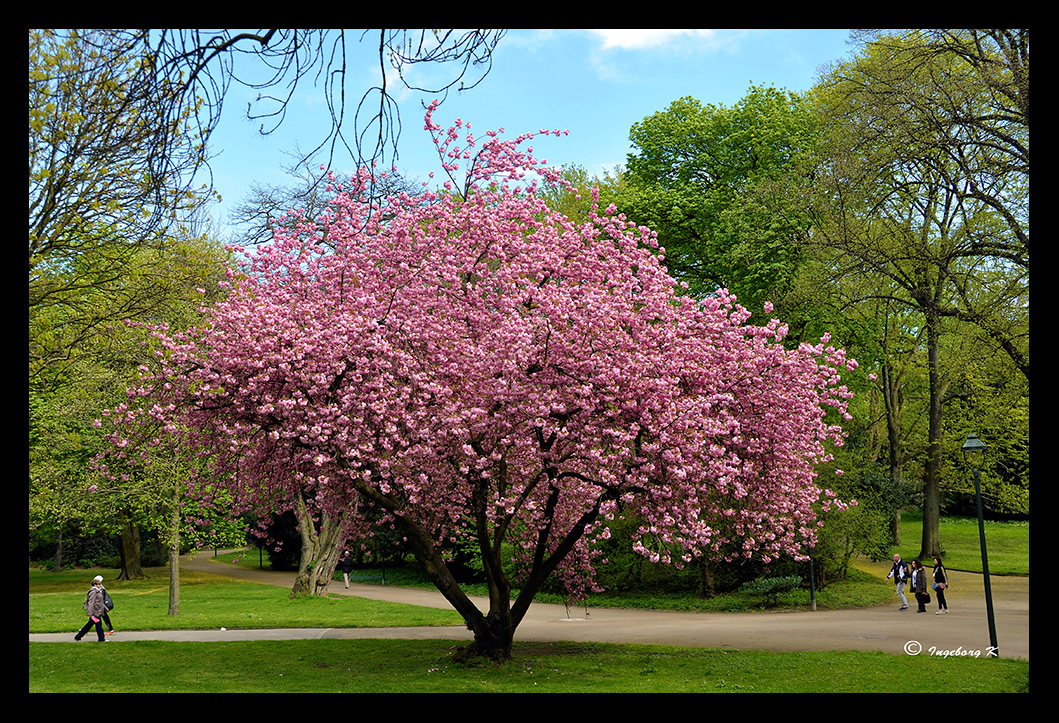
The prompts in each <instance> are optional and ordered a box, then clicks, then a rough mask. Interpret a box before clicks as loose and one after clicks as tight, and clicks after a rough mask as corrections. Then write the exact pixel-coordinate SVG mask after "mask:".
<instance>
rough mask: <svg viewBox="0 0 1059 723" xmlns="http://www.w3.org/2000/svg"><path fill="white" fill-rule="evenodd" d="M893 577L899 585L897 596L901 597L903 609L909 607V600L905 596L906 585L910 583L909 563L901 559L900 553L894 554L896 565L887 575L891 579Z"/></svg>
mask: <svg viewBox="0 0 1059 723" xmlns="http://www.w3.org/2000/svg"><path fill="white" fill-rule="evenodd" d="M890 578H893V580H894V584H896V585H897V597H899V598H900V599H901V609H902V610H907V609H908V600H907V599H906V598H905V585H907V584H908V578H909V573H908V563H906V562H905V561H904V560H902V559H901V556H900V555H894V565H893V567H891V568H890V574H889V575H887V576H886V579H887V580H889V579H890Z"/></svg>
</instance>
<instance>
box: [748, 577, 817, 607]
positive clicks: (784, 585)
mask: <svg viewBox="0 0 1059 723" xmlns="http://www.w3.org/2000/svg"><path fill="white" fill-rule="evenodd" d="M801 584H802V579H801V578H800V577H798V576H797V575H789V576H787V577H759V578H758V579H757V580H751V581H750V582H748V583H745V584H744V585H743V586H742V587H740V588H739V591H740V592H742V593H745V594H747V595H758V596H761V597H764V598H765V607H773V606H775V605H776V604H777V603H779V598H780V595H782V594H783V593H785V592H790V591H791V590H794V589H795V588H797V587H798V586H799V585H801Z"/></svg>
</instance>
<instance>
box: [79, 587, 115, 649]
mask: <svg viewBox="0 0 1059 723" xmlns="http://www.w3.org/2000/svg"><path fill="white" fill-rule="evenodd" d="M81 607H82V609H84V611H85V612H86V613H88V622H86V623H85V626H84V627H83V628H81V630H80V631H79V632H78V633H77V635H75V636H74V640H76V641H78V642H80V641H81V638H83V637H84V636H85V633H87V632H88V631H89V630H91V629H92V627H93V626H95V628H96V636H97V637H98V638H99V642H101V643H104V642H106V640H107V639H106V638H105V637H104V636H103V616H105V615H106V614H107V606H106V603H105V602H104V601H103V578H102V577H100V576H99V575H97V576H96V577H95V578H94V579H93V580H92V587H90V588H88V595H87V596H86V597H85V601H84V603H83V604H82V605H81Z"/></svg>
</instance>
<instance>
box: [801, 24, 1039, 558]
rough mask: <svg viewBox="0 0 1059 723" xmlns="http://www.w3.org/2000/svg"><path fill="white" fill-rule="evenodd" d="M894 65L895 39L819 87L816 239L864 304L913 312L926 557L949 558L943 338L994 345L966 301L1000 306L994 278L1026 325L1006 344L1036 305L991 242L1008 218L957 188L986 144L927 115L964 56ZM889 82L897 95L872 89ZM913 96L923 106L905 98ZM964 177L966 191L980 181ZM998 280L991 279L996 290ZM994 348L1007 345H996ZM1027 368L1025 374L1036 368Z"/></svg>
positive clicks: (948, 374) (947, 380) (958, 73)
mask: <svg viewBox="0 0 1059 723" xmlns="http://www.w3.org/2000/svg"><path fill="white" fill-rule="evenodd" d="M894 42H896V41H894ZM894 58H895V50H894V45H893V44H892V43H891V44H889V45H887V44H871V45H869V46H867V47H866V48H865V50H864V52H863V54H862V55H861V56H860V57H858V58H856V59H854V60H853V61H850V62H848V63H845V64H843V65H840V66H838V67H836V68H834V69H833V70H832V72H831V73H830V74H829V75H828V76H827V77H826V78H825V79H824V81H823V82H822V83H821V85H820V86H819V87H818V89H817V92H816V97H817V99H818V101H819V103H820V106H819V107H820V108H821V109H822V119H823V129H824V134H825V135H824V138H825V142H824V144H822V146H821V149H822V150H821V154H820V156H819V162H818V163H817V164H816V167H815V168H816V178H815V180H816V184H815V185H816V190H817V193H816V195H815V201H814V202H813V205H812V207H811V208H812V211H813V213H814V221H815V227H814V234H813V236H812V242H813V244H814V245H815V246H816V247H817V248H818V249H826V252H825V253H827V254H829V255H830V258H831V259H832V264H833V265H834V267H835V268H836V269H840V270H841V274H842V275H844V276H846V277H847V278H854V279H858V280H860V279H868V280H869V282H868V284H867V285H866V286H865V288H864V291H863V294H862V299H863V300H865V301H867V300H869V299H870V300H881V299H885V300H888V301H890V302H892V303H893V304H894V305H895V306H896V307H899V308H903V309H905V310H907V311H910V312H913V313H914V314H915V315H916V319H917V323H916V324H915V325H914V327H915V328H916V329H917V334H918V333H921V334H922V338H923V339H924V346H923V352H924V355H925V369H926V372H927V380H928V388H929V395H928V410H927V420H928V432H927V451H926V457H925V470H924V483H923V505H924V510H923V520H924V524H923V540H922V548H921V555H923V556H931V555H934V554H938V553H940V551H941V550H940V542H939V540H938V518H939V514H940V490H941V478H942V474H943V464H944V459H945V437H944V425H943V405H944V404H945V401H946V399H947V398H948V397H949V394H950V384H951V382H952V371H953V369H954V368H955V366H956V365H953V364H949V363H946V360H945V358H944V354H945V351H946V339H949V338H950V335H952V334H957V333H959V332H960V330H961V327H962V325H963V324H964V323H973V324H976V326H977V327H978V328H979V329H981V330H982V331H983V332H985V333H987V334H989V335H990V336H991V338H994V339H996V337H995V335H994V334H995V332H996V329H997V326H996V325H992V326H990V325H987V324H983V323H980V322H981V319H982V317H981V315H980V314H977V313H976V312H974V311H973V310H972V309H970V307H969V306H968V304H967V302H968V301H970V300H974V301H975V302H978V301H982V300H983V299H985V298H993V299H994V301H995V298H996V297H995V294H996V293H997V292H996V291H995V289H996V288H998V285H997V284H996V283H995V282H996V280H997V277H1000V278H1002V279H1004V283H1003V284H1002V285H1000V287H999V288H1002V289H1003V290H1004V293H1006V294H1007V295H1008V297H1007V298H1008V299H1009V303H1008V308H1007V310H1006V312H1005V313H1007V314H1009V315H1011V316H1012V317H1014V318H1013V319H1012V320H1011V321H1012V323H1011V324H1010V325H1008V326H1007V327H1006V330H1007V332H1012V331H1015V330H1018V331H1016V332H1015V333H1006V341H1008V342H1011V341H1014V340H1015V339H1018V338H1022V337H1021V335H1022V331H1023V330H1024V327H1023V326H1022V325H1021V324H1020V323H1019V322H1018V316H1019V313H1020V311H1026V310H1028V306H1027V305H1025V304H1024V300H1025V297H1024V295H1023V291H1024V289H1025V276H1024V270H1023V267H1022V266H1021V265H1020V264H1019V263H1006V262H1004V261H1002V259H1001V255H1000V254H999V253H998V252H997V246H996V245H995V244H991V243H987V241H988V239H990V238H993V239H999V238H1001V236H1000V235H999V232H1000V229H1001V228H1003V227H1004V224H1003V223H1002V214H1001V213H999V212H998V210H997V209H996V207H995V205H994V204H993V203H991V202H989V201H988V200H987V199H983V198H979V197H977V196H975V195H973V194H967V193H965V192H964V190H963V188H962V187H961V186H960V185H959V184H957V183H954V182H953V179H959V178H961V177H966V176H967V175H968V173H969V172H968V170H967V169H966V168H964V167H962V166H961V159H960V158H959V157H958V156H957V155H954V154H953V152H952V149H953V148H954V147H956V146H957V145H959V146H960V147H961V148H965V149H966V148H971V147H975V148H979V149H980V148H981V147H979V146H973V145H960V144H957V143H956V142H955V141H954V140H953V138H952V137H951V136H950V135H947V134H950V133H952V132H954V131H955V130H956V128H957V127H956V126H954V125H951V124H950V125H946V126H941V127H939V126H938V125H937V124H932V123H930V122H928V121H927V119H926V118H920V115H925V114H926V113H927V110H926V109H927V108H928V107H929V106H928V104H927V101H926V100H925V98H928V97H934V98H935V99H936V102H935V106H936V107H937V108H938V109H941V108H943V107H944V105H945V103H946V102H947V101H946V98H945V96H946V91H947V90H951V91H952V92H953V93H957V92H962V91H964V90H967V86H965V85H962V84H960V83H959V82H954V86H953V87H952V88H949V87H948V86H946V85H945V84H944V82H943V81H944V79H945V78H946V77H955V78H962V77H963V74H964V72H965V70H966V69H965V68H964V67H963V66H962V65H961V64H962V62H963V61H962V60H960V59H959V58H955V57H953V56H951V55H934V56H930V60H931V62H930V63H926V62H923V63H922V64H921V65H918V66H915V67H910V66H907V65H906V66H903V67H902V70H901V72H899V73H891V70H892V67H893V63H894ZM921 60H924V61H925V59H924V58H922V57H921ZM886 81H888V82H889V83H890V85H889V92H887V93H878V92H876V89H877V87H878V85H880V84H883V83H884V82H886ZM901 91H903V92H904V95H902V93H901ZM905 95H907V96H908V97H909V98H915V99H916V103H918V104H919V105H918V107H917V108H911V101H909V103H905V102H903V98H904V97H905ZM966 102H967V103H973V102H977V103H979V105H981V106H984V105H985V104H986V103H987V98H986V97H984V91H983V94H980V95H979V97H978V98H977V99H974V98H968V99H967V100H966ZM939 112H940V111H939ZM965 180H966V183H965V185H966V184H969V183H972V182H973V181H972V180H971V179H966V178H965ZM1020 188H1021V187H1020V185H1019V184H1018V183H1017V182H1016V181H1015V180H1011V181H1010V184H1009V185H1008V190H1007V192H1008V193H1012V194H1016V195H1017V193H1018V191H1019V189H1020ZM1027 251H1028V248H1027ZM1027 260H1028V257H1027ZM990 275H995V276H994V277H993V278H992V279H991V280H992V282H994V283H992V284H991V283H989V276H990ZM982 307H984V305H982ZM982 307H979V308H982ZM992 318H994V319H995V318H997V315H994V316H993V317H992ZM1020 328H1021V330H1020ZM1025 338H1028V337H1025ZM997 343H998V345H999V346H998V348H1000V347H1003V346H1004V343H1003V342H1002V341H1001V340H1000V339H997ZM1016 356H1017V355H1016ZM1012 358H1013V360H1014V359H1015V358H1016V357H1012ZM1016 361H1017V360H1016ZM1024 372H1025V373H1026V374H1027V375H1028V366H1026V367H1025V368H1024Z"/></svg>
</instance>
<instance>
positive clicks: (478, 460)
mask: <svg viewBox="0 0 1059 723" xmlns="http://www.w3.org/2000/svg"><path fill="white" fill-rule="evenodd" d="M432 111H433V109H431V112H430V113H428V116H427V126H428V128H430V129H431V131H432V133H433V134H435V138H436V139H437V140H438V144H439V155H440V157H441V158H442V159H449V158H459V157H462V156H464V155H465V151H466V149H468V148H470V149H473V152H472V153H471V154H468V155H469V156H470V158H469V159H468V160H470V172H469V180H468V183H467V184H466V185H462V184H461V185H460V188H459V189H455V188H454V189H453V190H452V192H450V193H445V194H442V195H434V194H432V193H429V192H428V193H426V194H425V195H423V196H421V197H418V198H408V197H401V198H394V199H392V202H393V203H394V204H397V205H396V206H395V207H393V208H392V209H391V210H392V213H384V214H375V213H371V212H370V209H369V208H368V206H369V202H368V201H367V199H366V198H363V197H359V196H357V195H356V194H355V193H349V192H346V193H342V194H339V195H338V196H337V197H336V199H335V203H334V204H333V205H332V211H331V216H330V217H329V218H328V219H318V221H320V222H321V223H323V224H324V225H325V226H326V228H327V235H326V238H327V244H326V245H321V244H320V241H321V239H322V238H323V235H322V234H321V233H320V232H319V224H313V223H310V224H307V225H305V226H298V227H296V230H295V231H294V232H292V233H289V234H278V235H277V237H276V241H275V243H274V244H273V245H271V246H266V247H262V248H260V249H259V250H258V251H257V252H255V253H254V254H252V255H251V256H250V258H249V259H248V261H247V264H248V265H247V267H246V269H245V270H246V273H242V274H238V275H237V274H235V273H234V271H233V274H232V283H233V288H232V293H231V296H230V297H229V298H228V299H227V300H225V301H224V302H222V303H219V304H217V305H215V306H214V307H212V309H211V310H209V311H208V316H207V318H206V319H205V320H204V323H203V324H201V325H199V326H198V327H196V328H194V329H192V330H189V332H188V333H187V334H183V335H173V336H171V338H170V342H171V343H170V344H169V345H168V346H167V354H166V355H165V356H163V357H161V358H160V359H159V361H160V362H163V363H164V366H163V368H162V369H161V370H160V371H159V372H158V373H157V374H154V375H149V376H148V378H147V379H145V380H144V383H143V385H142V388H141V389H140V390H139V391H138V392H137V397H136V398H135V399H134V400H133V402H134V404H131V405H130V407H129V408H128V409H126V410H122V413H121V414H120V415H112V419H114V420H115V421H117V422H119V423H120V424H119V426H118V428H117V429H116V430H115V433H114V436H113V437H112V438H113V439H114V441H115V444H116V446H115V448H114V450H113V453H112V454H111V455H110V456H109V460H108V461H107V464H108V465H119V464H126V463H128V462H129V461H131V460H132V459H134V458H135V454H130V452H134V451H135V450H134V449H133V448H132V447H131V446H130V444H129V441H130V440H133V439H135V436H133V435H137V434H138V433H139V432H138V430H140V429H148V430H149V429H151V428H152V427H153V425H156V424H157V425H162V426H163V431H164V432H165V433H166V434H169V435H176V436H175V438H176V439H179V440H181V443H182V445H183V446H184V447H186V448H187V449H193V450H202V451H208V452H210V453H211V454H215V455H216V459H217V464H218V465H219V466H222V467H223V468H224V469H226V470H228V471H230V472H231V474H229V475H226V476H223V477H220V478H219V479H223V480H230V481H232V482H233V483H234V487H233V493H234V494H236V495H237V496H239V497H241V498H244V499H249V498H251V497H253V496H255V495H256V496H258V497H259V498H260V497H262V496H267V495H273V496H276V495H284V494H288V493H289V492H290V491H296V492H299V493H305V495H306V498H307V499H313V500H314V501H315V502H316V504H318V505H320V506H321V507H322V508H328V507H330V508H331V509H332V510H333V511H335V512H336V513H337V512H340V511H341V512H345V513H346V514H351V513H353V512H355V510H353V509H351V508H350V507H349V504H348V503H349V500H351V499H354V498H358V497H359V498H360V499H361V500H362V501H363V502H364V503H370V504H371V505H373V506H374V507H375V508H376V509H378V510H380V511H382V512H383V513H384V515H385V517H384V518H383V520H382V521H383V522H384V523H386V524H393V525H394V526H395V527H396V528H397V529H399V530H400V531H401V532H402V533H403V536H404V538H406V540H407V544H408V545H409V547H410V548H411V549H412V550H413V552H414V554H415V556H416V558H417V560H418V561H419V563H420V564H421V565H422V566H423V568H424V570H425V571H426V572H427V574H428V576H429V577H430V579H431V580H432V581H433V582H434V583H435V585H436V586H437V587H438V589H439V590H440V591H441V592H442V593H443V594H444V595H445V597H446V598H447V599H448V600H449V601H450V603H451V604H452V605H453V607H454V608H455V609H456V610H457V611H458V612H459V613H460V614H461V615H462V616H463V618H464V620H465V621H466V623H467V625H468V627H469V628H470V629H471V630H472V631H473V632H474V637H475V642H474V645H473V646H472V651H473V652H477V653H481V654H484V655H488V656H491V657H497V658H504V657H507V656H509V655H510V650H511V644H512V639H513V636H514V632H515V630H516V628H517V626H518V624H519V621H520V620H521V619H522V618H523V616H524V615H525V613H526V611H527V610H528V608H529V605H530V603H531V601H532V600H533V598H534V596H535V595H536V593H537V591H538V590H540V588H541V586H542V585H543V584H544V582H545V581H546V580H548V579H549V578H550V577H552V576H553V575H555V576H558V578H559V579H561V580H562V581H563V582H564V584H565V586H566V589H567V590H568V591H569V592H572V593H577V592H578V590H579V586H580V589H581V590H583V588H584V586H587V585H590V584H591V580H592V568H593V559H594V558H593V555H592V552H591V546H590V542H591V541H592V539H593V538H596V537H604V538H605V537H607V536H608V534H609V533H608V530H607V525H606V522H607V520H608V519H609V518H610V517H612V516H620V515H623V514H628V515H630V516H633V517H635V518H637V519H639V520H640V528H639V529H638V531H637V534H636V540H635V543H634V545H633V547H634V549H635V550H637V551H639V552H640V553H641V554H643V555H645V556H647V557H648V558H649V559H652V560H656V561H659V562H673V563H675V564H682V563H683V562H684V561H686V560H690V559H691V558H692V556H694V555H726V556H733V555H735V556H739V557H744V558H749V557H751V556H754V555H756V554H760V555H762V556H763V557H764V559H766V560H767V559H770V558H772V557H774V556H776V555H779V554H793V555H798V554H800V551H801V550H802V549H803V547H804V546H805V545H811V544H812V542H813V540H814V538H815V524H814V522H815V519H816V514H817V511H818V507H817V506H818V505H820V504H821V500H822V504H823V507H824V508H825V509H826V508H828V507H830V506H832V505H834V504H835V500H834V498H833V497H832V496H830V495H825V494H823V492H822V490H820V489H819V488H818V487H817V486H816V484H815V483H814V477H815V472H814V467H815V464H816V463H818V462H821V461H826V460H827V459H829V456H830V452H829V451H828V449H827V448H826V446H825V442H826V441H827V440H832V441H835V442H840V441H841V430H840V428H839V427H838V426H837V424H836V422H837V421H838V419H837V418H836V419H831V418H825V410H826V409H833V413H834V414H836V415H838V416H841V415H842V413H843V412H844V408H845V404H846V399H847V396H848V392H847V390H846V388H845V387H844V386H843V385H842V382H841V379H840V376H839V369H842V368H850V369H851V368H853V367H854V366H855V364H854V363H853V362H852V361H851V360H848V359H847V358H846V357H845V355H844V353H842V352H841V351H839V350H836V349H834V348H833V347H831V346H829V345H828V344H827V340H826V339H825V340H824V341H822V342H821V343H820V344H819V345H815V346H811V345H803V346H800V347H798V348H796V349H793V350H788V349H786V348H784V346H783V344H782V343H779V342H780V340H781V339H782V336H783V333H784V329H783V327H782V325H781V324H780V323H779V322H778V321H773V322H771V323H770V324H768V325H766V326H763V327H750V326H746V325H745V323H744V322H745V321H746V319H747V312H745V310H743V309H741V308H740V307H738V306H736V305H734V304H733V303H732V302H731V299H729V298H728V297H726V296H725V295H723V294H721V295H719V296H718V297H716V298H713V299H710V300H707V301H704V302H702V303H699V302H698V301H696V300H694V299H692V298H691V297H688V296H681V295H678V294H677V285H676V284H675V282H674V281H673V279H672V278H671V277H670V276H669V275H668V274H667V273H666V272H665V270H664V269H663V267H661V266H660V265H659V263H658V261H657V259H656V258H655V257H654V256H653V255H652V253H651V251H650V249H649V246H650V244H651V242H652V235H651V234H650V232H649V231H647V229H644V228H638V227H636V226H635V225H634V224H630V223H629V222H628V221H627V220H624V219H623V218H622V217H621V216H620V215H618V214H616V212H614V210H613V209H611V210H610V211H608V212H606V213H604V214H597V215H595V216H593V217H592V218H591V219H590V222H589V223H584V224H581V225H580V226H575V225H574V224H571V223H570V222H569V221H568V219H565V218H563V217H562V216H561V215H556V214H551V213H549V211H548V209H547V207H546V206H545V205H544V204H543V203H542V202H541V201H540V199H538V198H537V197H536V193H535V185H534V183H533V182H532V181H531V180H530V179H529V178H526V176H525V173H526V172H527V171H530V170H533V169H537V168H539V167H538V166H537V164H536V162H535V160H534V159H533V158H531V157H529V156H527V155H525V154H523V153H521V152H520V151H519V143H520V142H521V141H524V140H528V139H529V138H531V137H532V134H527V135H526V136H520V137H519V139H518V140H516V141H503V140H501V139H500V138H499V137H498V136H497V135H496V134H488V135H487V136H485V138H486V140H485V141H484V142H482V143H481V145H480V146H478V145H477V141H472V140H471V139H470V138H466V139H461V137H460V124H457V125H456V127H454V128H451V129H449V130H448V132H443V131H442V129H441V128H440V127H438V126H437V125H436V124H434V123H433V120H432ZM457 147H458V148H459V152H458V153H453V155H449V153H450V152H453V151H455V149H456V148H457ZM443 162H444V163H445V164H446V166H445V170H446V172H448V173H449V174H451V175H455V174H456V172H457V167H456V166H455V164H452V163H450V162H449V161H448V160H443ZM542 173H545V179H546V180H547V181H549V182H556V181H558V180H559V177H558V175H557V174H555V173H552V172H545V171H542ZM364 185H367V184H366V183H365V184H364ZM464 190H466V192H464ZM384 220H385V221H384ZM303 231H304V233H303ZM251 329H252V330H253V331H252V332H251ZM167 385H168V386H167ZM137 399H138V400H141V401H137ZM170 404H172V406H170ZM140 422H142V423H143V425H144V426H143V427H141V426H140ZM147 441H148V442H150V439H148V440H147ZM719 520H720V521H723V524H720V525H717V526H715V524H714V523H715V521H719ZM466 531H470V533H471V534H472V535H473V539H474V541H475V543H476V545H477V547H478V551H479V553H480V559H481V562H482V565H483V568H484V574H485V578H486V583H487V586H488V589H489V598H490V605H489V610H488V611H485V612H483V611H480V610H479V609H478V608H477V607H476V606H475V605H474V604H473V603H471V601H470V600H469V599H468V598H467V596H466V594H465V593H464V592H463V591H462V589H461V588H460V586H459V584H458V583H457V582H456V581H455V579H454V577H453V575H452V573H451V571H450V570H449V569H448V565H447V562H446V559H445V555H446V550H447V548H448V547H449V545H450V544H451V542H452V538H453V537H454V536H456V535H457V534H461V533H463V532H466ZM655 540H658V541H659V543H661V544H663V545H665V547H654V542H655ZM672 547H676V548H679V549H681V550H683V552H682V558H683V560H682V559H673V558H672V556H671V554H670V552H669V551H670V549H671V548H672ZM508 554H513V555H514V556H515V560H514V562H515V566H514V569H515V570H517V571H519V572H520V573H521V574H520V576H519V577H518V579H517V580H516V579H512V578H511V577H510V573H509V570H510V568H509V567H508V565H507V564H506V556H507V555H508ZM516 584H517V585H518V586H519V587H518V590H519V592H518V593H517V595H515V593H514V592H513V589H514V586H515V585H516Z"/></svg>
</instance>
